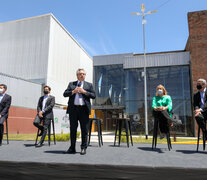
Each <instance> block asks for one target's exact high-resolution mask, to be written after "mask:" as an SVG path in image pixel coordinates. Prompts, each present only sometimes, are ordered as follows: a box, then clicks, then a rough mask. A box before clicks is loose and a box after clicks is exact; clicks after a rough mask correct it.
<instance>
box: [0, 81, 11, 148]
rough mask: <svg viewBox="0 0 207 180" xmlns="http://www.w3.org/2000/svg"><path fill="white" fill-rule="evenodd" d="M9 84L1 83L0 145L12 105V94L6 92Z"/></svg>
mask: <svg viewBox="0 0 207 180" xmlns="http://www.w3.org/2000/svg"><path fill="white" fill-rule="evenodd" d="M6 90H7V86H6V85H5V84H0V146H1V145H2V139H3V135H4V121H5V120H6V119H7V118H8V111H9V108H10V105H11V96H10V95H8V94H6V93H5V92H6Z"/></svg>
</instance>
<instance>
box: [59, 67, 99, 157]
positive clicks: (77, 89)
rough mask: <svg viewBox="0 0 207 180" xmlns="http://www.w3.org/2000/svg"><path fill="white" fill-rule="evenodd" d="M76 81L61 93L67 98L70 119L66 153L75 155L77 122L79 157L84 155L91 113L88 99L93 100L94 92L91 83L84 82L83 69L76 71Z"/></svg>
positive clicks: (84, 73)
mask: <svg viewBox="0 0 207 180" xmlns="http://www.w3.org/2000/svg"><path fill="white" fill-rule="evenodd" d="M76 75H77V79H78V80H77V81H74V82H70V83H69V85H68V87H67V89H66V90H65V92H64V93H63V96H64V97H69V101H68V109H67V113H69V118H70V140H71V146H70V147H69V149H68V150H67V151H66V153H69V154H72V153H76V150H75V144H76V133H77V127H78V120H79V122H80V127H81V138H82V143H81V153H80V154H81V155H84V154H86V148H87V138H88V137H87V135H88V122H89V114H90V112H91V103H90V99H91V98H92V99H95V97H96V95H95V91H94V90H93V86H92V84H91V83H89V82H86V81H85V76H86V72H85V70H84V69H78V70H77V71H76Z"/></svg>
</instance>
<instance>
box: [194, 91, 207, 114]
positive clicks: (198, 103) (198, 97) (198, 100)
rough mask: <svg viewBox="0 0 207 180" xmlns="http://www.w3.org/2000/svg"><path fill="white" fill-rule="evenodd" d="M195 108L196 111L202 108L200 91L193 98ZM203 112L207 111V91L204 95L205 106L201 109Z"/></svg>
mask: <svg viewBox="0 0 207 180" xmlns="http://www.w3.org/2000/svg"><path fill="white" fill-rule="evenodd" d="M193 107H194V109H200V108H201V95H200V92H199V91H198V92H197V93H195V94H194V96H193ZM201 109H202V110H203V111H206V110H207V90H206V92H205V95H204V105H203V107H202V108H201Z"/></svg>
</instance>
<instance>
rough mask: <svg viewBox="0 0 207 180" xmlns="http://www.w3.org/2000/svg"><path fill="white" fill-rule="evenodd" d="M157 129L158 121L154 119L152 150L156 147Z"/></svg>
mask: <svg viewBox="0 0 207 180" xmlns="http://www.w3.org/2000/svg"><path fill="white" fill-rule="evenodd" d="M155 127H156V120H155V119H154V128H153V137H152V149H153V148H154V145H155V132H156V130H155Z"/></svg>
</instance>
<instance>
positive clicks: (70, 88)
mask: <svg viewBox="0 0 207 180" xmlns="http://www.w3.org/2000/svg"><path fill="white" fill-rule="evenodd" d="M77 83H78V81H74V82H70V83H69V85H68V87H67V89H66V90H65V92H64V93H63V96H64V97H69V100H68V109H67V113H70V112H71V111H70V110H71V107H73V106H74V100H75V94H73V95H72V91H73V90H74V89H75V88H76V87H77ZM83 89H84V90H85V91H86V92H87V93H86V94H82V96H83V100H84V102H85V104H86V106H87V109H88V113H89V114H90V113H91V102H90V98H91V99H95V98H96V94H95V91H94V90H93V85H92V84H91V83H89V82H86V81H84V84H83Z"/></svg>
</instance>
